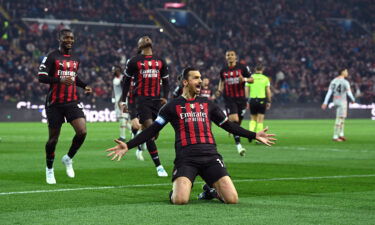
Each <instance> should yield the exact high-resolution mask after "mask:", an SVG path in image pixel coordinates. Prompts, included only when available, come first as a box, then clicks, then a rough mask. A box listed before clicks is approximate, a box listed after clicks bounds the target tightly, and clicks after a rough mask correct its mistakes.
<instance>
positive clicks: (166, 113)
mask: <svg viewBox="0 0 375 225" xmlns="http://www.w3.org/2000/svg"><path fill="white" fill-rule="evenodd" d="M170 119H171V103H167V104H165V105H164V106H163V107H162V108H161V109H160V111H159V114H158V116H157V117H156V119H155V123H157V124H159V125H160V126H163V127H164V126H165V125H166V124H167V123H168V122H169V121H170Z"/></svg>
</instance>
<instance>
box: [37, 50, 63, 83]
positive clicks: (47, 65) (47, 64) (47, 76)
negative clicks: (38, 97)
mask: <svg viewBox="0 0 375 225" xmlns="http://www.w3.org/2000/svg"><path fill="white" fill-rule="evenodd" d="M53 62H54V60H53V55H52V54H48V55H47V56H45V57H44V58H43V60H42V62H41V64H40V66H39V71H38V80H39V81H40V82H41V83H48V84H52V83H59V82H60V79H59V78H58V77H54V76H53V74H52V73H51V72H52V69H53Z"/></svg>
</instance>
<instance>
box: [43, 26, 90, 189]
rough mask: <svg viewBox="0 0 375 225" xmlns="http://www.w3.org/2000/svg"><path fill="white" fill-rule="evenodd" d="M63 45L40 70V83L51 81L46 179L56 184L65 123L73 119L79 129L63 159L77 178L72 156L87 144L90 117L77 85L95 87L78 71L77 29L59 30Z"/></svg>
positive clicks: (47, 100) (75, 126)
mask: <svg viewBox="0 0 375 225" xmlns="http://www.w3.org/2000/svg"><path fill="white" fill-rule="evenodd" d="M58 40H59V49H58V50H54V51H52V52H50V53H49V54H48V55H47V56H46V57H44V59H43V61H42V63H41V65H40V67H39V72H38V79H39V82H40V83H45V84H50V88H49V91H48V94H47V98H46V106H45V108H46V114H47V120H48V131H49V138H48V141H47V144H46V146H45V149H46V163H47V168H46V181H47V183H48V184H56V179H55V175H54V171H53V162H54V159H55V148H56V144H57V141H58V138H59V136H60V130H61V125H62V124H63V123H64V122H65V120H66V121H67V122H69V123H70V124H71V125H72V126H73V128H74V131H75V136H74V138H73V141H72V145H71V147H70V148H69V151H68V153H67V154H66V155H64V156H63V158H62V162H63V164H64V165H65V167H66V173H67V175H68V176H69V177H70V178H74V176H75V173H74V170H73V160H72V158H73V157H74V155H75V154H76V153H77V151H78V149H79V148H80V147H81V145H82V144H83V142H84V140H85V138H86V120H85V115H84V113H83V111H82V108H83V107H82V105H81V104H79V99H78V95H77V86H78V87H80V88H83V89H84V90H85V93H91V92H92V89H91V87H89V86H87V84H85V83H84V82H83V81H82V80H81V79H80V78H79V77H78V75H77V71H78V68H79V65H80V60H79V58H78V57H76V56H74V55H72V54H71V50H72V47H73V44H74V35H73V32H72V31H71V30H69V29H63V30H61V31H60V32H59V35H58Z"/></svg>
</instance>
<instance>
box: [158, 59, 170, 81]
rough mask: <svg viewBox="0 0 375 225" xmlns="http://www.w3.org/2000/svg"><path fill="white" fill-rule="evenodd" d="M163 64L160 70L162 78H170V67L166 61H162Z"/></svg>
mask: <svg viewBox="0 0 375 225" xmlns="http://www.w3.org/2000/svg"><path fill="white" fill-rule="evenodd" d="M161 62H162V63H163V65H162V67H161V69H160V76H161V78H162V79H165V78H168V77H169V71H168V65H167V63H166V62H165V60H161Z"/></svg>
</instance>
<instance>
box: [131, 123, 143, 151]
mask: <svg viewBox="0 0 375 225" xmlns="http://www.w3.org/2000/svg"><path fill="white" fill-rule="evenodd" d="M132 133H133V135H134V137H135V136H137V133H138V130H136V129H134V128H132ZM142 150H143V149H142V145H138V151H142Z"/></svg>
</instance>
